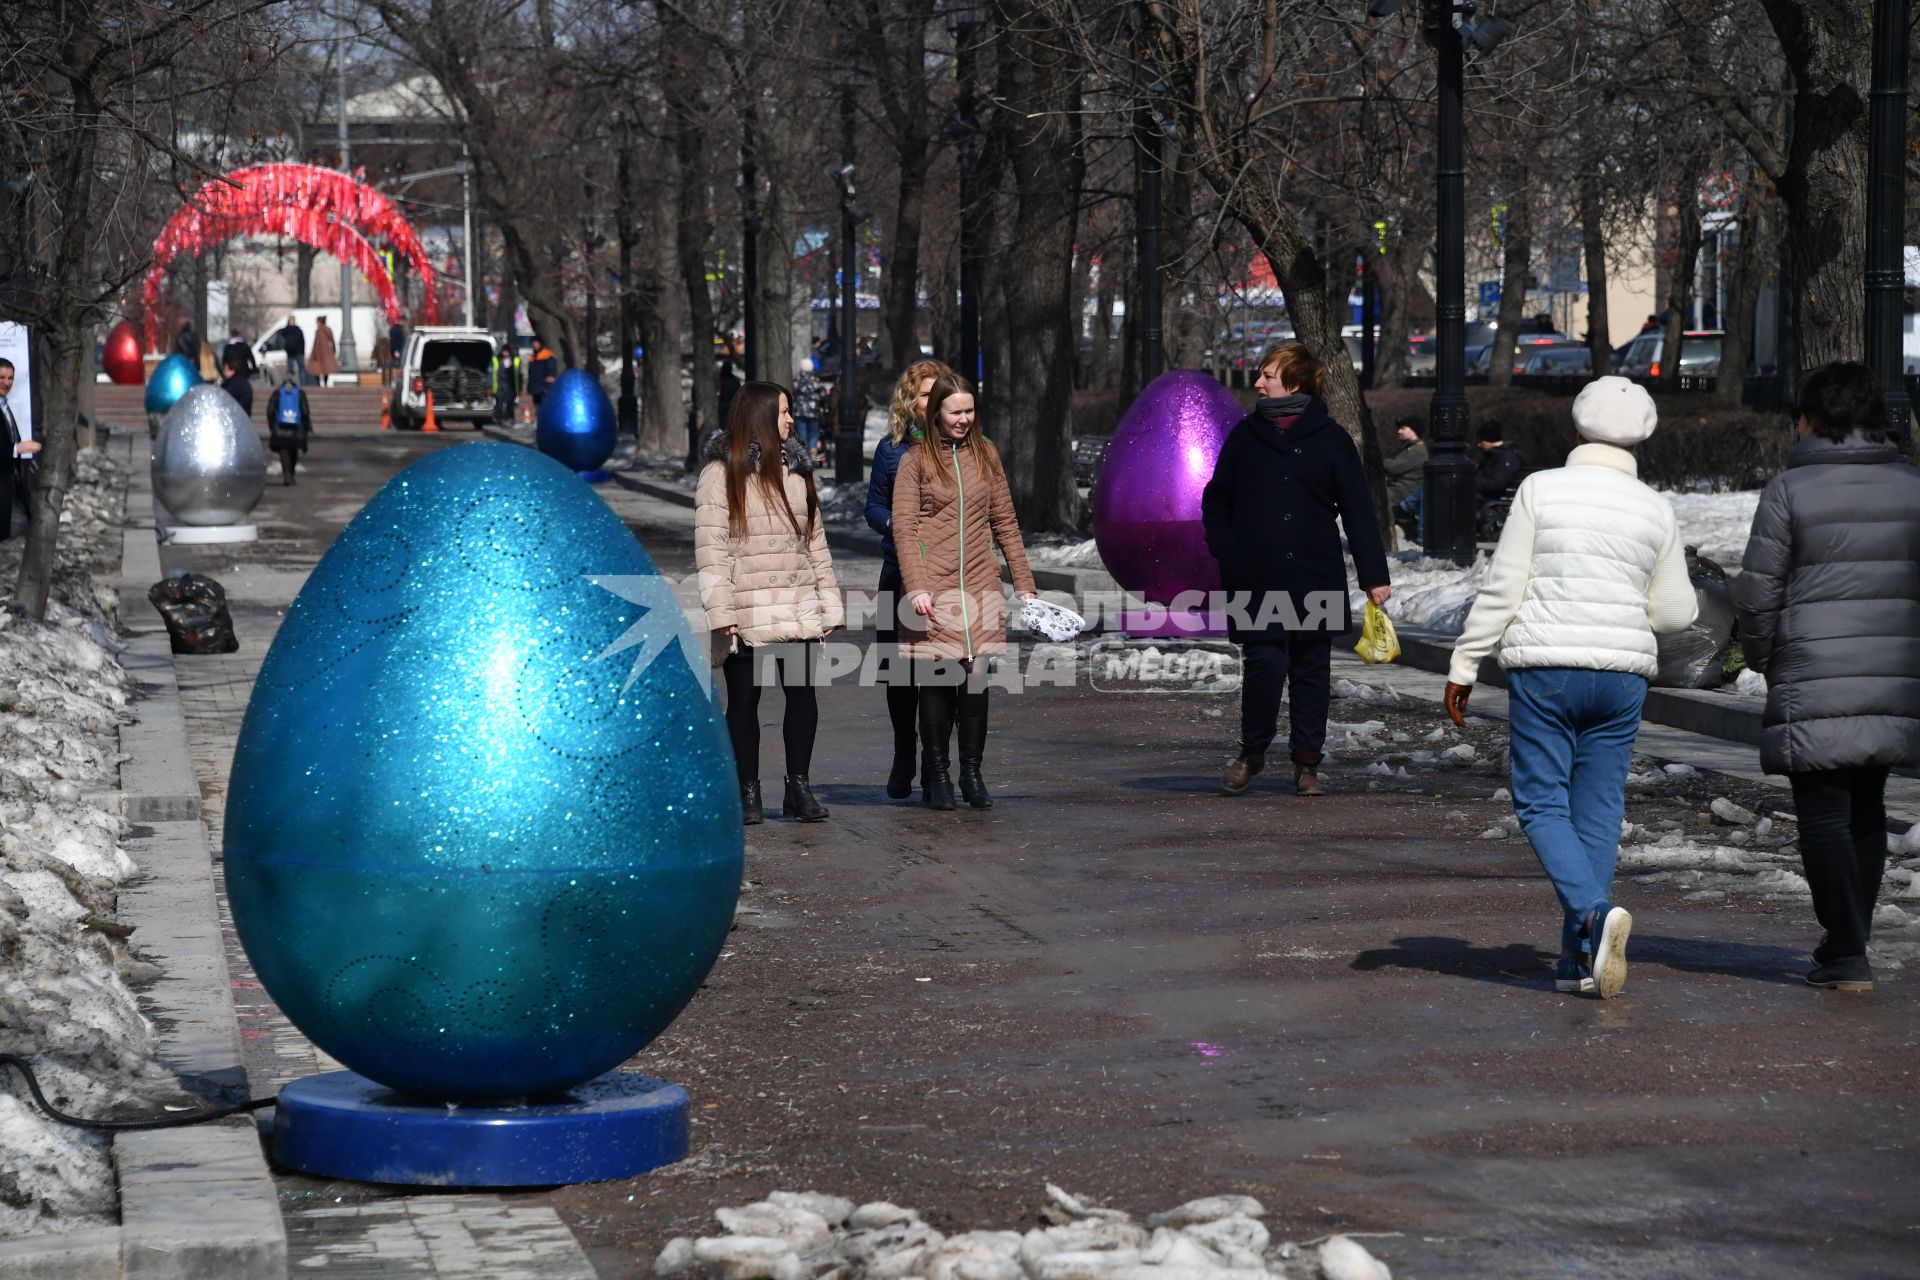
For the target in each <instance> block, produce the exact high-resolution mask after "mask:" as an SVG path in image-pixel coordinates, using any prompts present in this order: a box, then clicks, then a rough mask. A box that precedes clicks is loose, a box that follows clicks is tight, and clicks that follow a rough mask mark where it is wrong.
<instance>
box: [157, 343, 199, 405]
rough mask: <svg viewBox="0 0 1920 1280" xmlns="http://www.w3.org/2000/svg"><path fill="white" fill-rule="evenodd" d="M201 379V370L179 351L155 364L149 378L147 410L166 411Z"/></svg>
mask: <svg viewBox="0 0 1920 1280" xmlns="http://www.w3.org/2000/svg"><path fill="white" fill-rule="evenodd" d="M200 381H201V378H200V371H199V370H198V369H196V368H194V367H193V362H192V361H191V360H189V359H187V358H186V357H185V356H183V355H181V354H180V353H179V352H178V351H176V352H174V353H173V354H172V355H170V356H168V357H167V358H166V359H165V360H162V361H161V362H160V363H159V364H157V365H155V366H153V376H152V377H150V378H148V379H147V412H148V413H165V412H166V411H167V410H169V409H171V408H173V404H174V401H176V400H178V399H179V398H180V397H181V396H183V395H185V394H187V388H188V387H191V386H194V385H196V384H198V383H199V382H200Z"/></svg>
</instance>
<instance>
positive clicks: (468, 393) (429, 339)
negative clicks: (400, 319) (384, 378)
mask: <svg viewBox="0 0 1920 1280" xmlns="http://www.w3.org/2000/svg"><path fill="white" fill-rule="evenodd" d="M495 342H496V339H495V338H494V336H493V334H492V333H490V332H488V331H487V330H485V329H481V328H472V329H469V328H465V327H462V326H458V325H438V326H433V327H423V328H419V329H415V330H414V331H413V332H412V333H410V334H408V335H407V350H406V354H405V355H404V356H403V357H402V358H401V361H400V377H399V380H398V381H397V382H396V383H395V384H394V388H393V396H392V398H391V400H390V401H389V402H388V409H389V411H390V412H391V414H392V416H393V425H394V428H395V429H396V430H399V431H417V430H419V429H420V428H421V427H422V426H424V425H425V424H426V420H427V393H428V392H429V391H431V392H432V393H433V416H434V419H435V421H436V422H440V423H445V422H468V423H471V424H473V427H474V429H475V430H479V427H480V424H481V423H483V422H486V421H489V420H490V419H492V417H493V416H494V397H493V373H494V357H495V355H496V354H497V353H498V350H499V349H498V347H497V346H496V345H495Z"/></svg>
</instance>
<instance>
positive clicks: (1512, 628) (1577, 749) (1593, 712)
mask: <svg viewBox="0 0 1920 1280" xmlns="http://www.w3.org/2000/svg"><path fill="white" fill-rule="evenodd" d="M1573 425H1574V428H1575V430H1576V431H1577V432H1578V434H1579V437H1580V441H1581V443H1580V444H1579V445H1578V446H1577V447H1576V448H1575V449H1574V450H1573V452H1571V453H1569V454H1568V455H1567V462H1566V465H1565V466H1563V467H1559V468H1556V469H1554V470H1550V471H1540V472H1536V473H1535V474H1533V475H1530V476H1528V477H1527V478H1526V479H1525V480H1523V481H1521V482H1520V489H1519V492H1518V494H1517V495H1516V497H1515V498H1514V502H1513V510H1512V512H1511V514H1510V515H1509V516H1508V518H1507V523H1506V528H1505V529H1504V530H1502V532H1501V534H1500V542H1499V545H1498V546H1496V547H1495V548H1494V552H1493V560H1492V562H1491V563H1490V564H1489V566H1488V568H1487V578H1486V582H1485V584H1484V585H1482V586H1481V588H1480V595H1479V597H1478V599H1476V600H1475V601H1474V605H1473V609H1472V611H1471V612H1470V613H1469V614H1468V615H1467V622H1466V627H1465V628H1464V629H1463V630H1462V631H1461V633H1460V639H1459V640H1458V641H1457V642H1456V643H1455V645H1454V647H1453V662H1452V665H1451V667H1450V668H1449V669H1448V672H1447V687H1446V709H1447V714H1448V715H1449V716H1450V717H1451V718H1452V719H1453V722H1454V723H1455V724H1456V725H1462V726H1464V725H1465V723H1466V714H1467V700H1468V698H1469V697H1470V695H1471V694H1472V691H1473V685H1474V682H1475V681H1477V680H1478V679H1479V677H1480V663H1481V661H1482V660H1483V659H1485V658H1486V657H1487V656H1489V655H1490V654H1492V653H1493V652H1494V650H1495V649H1498V650H1499V653H1500V666H1501V668H1502V669H1503V670H1504V671H1505V672H1506V673H1507V708H1508V710H1507V717H1508V723H1509V727H1510V731H1511V740H1510V749H1509V753H1508V754H1509V758H1510V767H1511V772H1512V785H1513V807H1514V812H1515V813H1516V814H1517V815H1518V816H1519V819H1520V829H1521V830H1522V831H1524V832H1525V833H1526V836H1527V839H1528V841H1529V842H1530V843H1531V844H1532V845H1533V852H1534V855H1535V856H1536V857H1538V858H1539V859H1540V865H1541V866H1542V867H1543V868H1544V869H1545V870H1546V873H1547V878H1548V879H1549V880H1551V881H1552V882H1553V891H1554V893H1555V895H1556V896H1557V897H1558V898H1559V900H1560V912H1561V923H1560V959H1559V963H1558V966H1557V967H1556V969H1555V971H1554V988H1555V990H1558V991H1563V992H1570V993H1578V992H1591V993H1593V994H1597V995H1598V996H1599V997H1600V998H1601V999H1603V1000H1605V999H1611V998H1613V997H1614V996H1615V995H1618V994H1619V992H1620V987H1621V985H1622V984H1623V983H1624V982H1625V981H1626V979H1627V935H1628V933H1629V932H1630V931H1631V929H1632V927H1633V917H1632V916H1631V915H1630V914H1629V913H1628V912H1627V911H1626V909H1625V908H1623V907H1619V906H1616V905H1615V904H1614V902H1613V868H1614V860H1615V858H1616V857H1617V856H1618V854H1619V851H1620V820H1621V818H1622V816H1624V814H1625V813H1626V807H1627V802H1626V785H1627V766H1628V765H1629V764H1630V763H1631V762H1632V760H1633V741H1634V737H1635V736H1636V735H1637V734H1638V733H1639V730H1640V710H1641V707H1642V705H1643V704H1644V703H1645V702H1646V700H1647V683H1648V681H1650V680H1651V679H1652V678H1653V675H1654V672H1655V670H1656V669H1657V668H1658V666H1659V657H1658V653H1659V650H1658V645H1657V642H1656V639H1655V637H1656V636H1662V635H1671V634H1673V633H1674V632H1678V631H1684V630H1686V628H1687V627H1689V626H1690V625H1692V623H1693V620H1694V616H1695V614H1696V612H1697V611H1698V607H1699V606H1698V602H1697V601H1696V599H1695V597H1694V591H1693V584H1692V582H1691V581H1689V580H1688V577H1687V564H1686V557H1685V553H1684V548H1683V547H1682V546H1681V543H1680V532H1679V528H1678V525H1677V523H1676V521H1675V519H1674V514H1673V505H1672V504H1671V503H1670V502H1668V501H1667V500H1666V499H1665V498H1664V497H1662V496H1660V495H1659V494H1658V493H1655V492H1654V491H1653V490H1652V489H1650V488H1648V487H1647V486H1646V485H1644V484H1642V483H1641V482H1640V479H1639V466H1638V463H1637V462H1636V460H1635V458H1634V450H1635V448H1637V447H1638V446H1639V445H1640V444H1641V443H1642V442H1643V441H1645V440H1646V439H1647V437H1649V436H1651V435H1652V434H1653V432H1654V428H1655V427H1656V426H1658V425H1659V415H1658V414H1657V413H1656V412H1655V410H1654V407H1653V397H1651V396H1649V395H1648V394H1647V391H1646V388H1644V387H1641V386H1638V385H1637V384H1635V383H1633V382H1630V381H1628V380H1627V379H1625V378H1619V377H1605V378H1600V379H1597V380H1595V381H1594V382H1591V383H1588V384H1587V386H1586V388H1585V389H1584V390H1582V391H1581V392H1580V394H1579V396H1577V397H1576V398H1575V399H1574V402H1573Z"/></svg>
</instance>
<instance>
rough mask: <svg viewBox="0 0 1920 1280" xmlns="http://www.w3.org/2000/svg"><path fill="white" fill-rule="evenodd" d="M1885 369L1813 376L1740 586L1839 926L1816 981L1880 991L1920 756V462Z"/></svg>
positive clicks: (1746, 634)
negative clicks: (1880, 947)
mask: <svg viewBox="0 0 1920 1280" xmlns="http://www.w3.org/2000/svg"><path fill="white" fill-rule="evenodd" d="M1886 421H1887V411H1886V405H1885V403H1884V402H1883V401H1882V399H1881V397H1880V392H1879V390H1878V388H1877V386H1876V384H1875V381H1874V375H1873V371H1872V370H1870V369H1869V368H1867V366H1865V365H1863V364H1830V365H1827V366H1826V367H1825V368H1823V369H1819V370H1817V371H1815V372H1814V373H1813V374H1812V375H1811V376H1810V377H1808V378H1807V380H1806V382H1805V383H1804V384H1802V386H1801V391H1800V418H1799V421H1798V423H1797V428H1798V430H1799V433H1800V441H1799V443H1797V444H1795V445H1794V446H1793V451H1792V452H1791V453H1789V454H1788V455H1787V469H1786V470H1785V471H1784V472H1782V473H1781V474H1780V475H1778V476H1775V477H1774V479H1773V481H1772V483H1770V484H1769V485H1767V487H1766V490H1765V491H1764V492H1763V493H1762V494H1761V495H1760V504H1759V506H1758V507H1757V508H1756V509H1755V511H1754V513H1753V532H1752V536H1751V537H1750V538H1749V539H1748V542H1747V553H1746V558H1745V560H1744V561H1743V562H1742V570H1741V574H1740V577H1739V579H1738V581H1736V582H1735V583H1734V588H1733V591H1734V601H1735V603H1736V604H1737V605H1738V606H1739V609H1740V643H1741V647H1742V649H1743V651H1744V652H1745V655H1746V662H1747V666H1748V667H1749V668H1751V669H1752V670H1754V671H1758V672H1759V673H1760V674H1762V675H1764V676H1765V677H1766V678H1767V706H1766V712H1765V714H1764V716H1763V717H1762V720H1761V736H1760V767H1761V768H1763V769H1765V770H1766V771H1767V772H1768V773H1784V774H1786V775H1787V778H1788V780H1789V781H1790V782H1791V783H1792V785H1793V804H1794V808H1795V810H1797V811H1798V813H1799V816H1800V859H1801V863H1802V865H1803V866H1804V867H1805V869H1806V875H1807V885H1808V887H1809V888H1810V889H1812V890H1813V913H1814V915H1815V917H1816V918H1818V920H1819V921H1820V926H1821V928H1823V929H1825V930H1826V937H1825V938H1823V939H1822V940H1821V942H1820V945H1819V946H1817V947H1815V948H1814V950H1813V969H1812V971H1811V972H1810V973H1808V975H1807V981H1808V982H1809V983H1811V984H1813V985H1814V986H1816V987H1821V988H1827V989H1835V990H1841V991H1865V990H1869V989H1871V988H1872V986H1873V970H1872V968H1871V967H1870V965H1869V964H1868V961H1867V941H1868V938H1869V936H1870V935H1871V932H1872V924H1873V907H1874V901H1875V899H1876V898H1877V897H1878V896H1879V893H1880V877H1881V874H1882V872H1883V871H1884V870H1885V868H1886V861H1887V810H1886V786H1887V774H1888V772H1889V770H1891V769H1895V768H1901V767H1911V766H1913V765H1916V764H1920V471H1916V470H1915V469H1914V468H1913V466H1912V465H1911V464H1909V463H1908V462H1907V461H1906V459H1904V458H1902V457H1901V456H1900V452H1899V450H1898V449H1897V448H1896V447H1895V446H1894V444H1893V443H1892V440H1891V438H1890V436H1889V435H1888V433H1887V429H1886Z"/></svg>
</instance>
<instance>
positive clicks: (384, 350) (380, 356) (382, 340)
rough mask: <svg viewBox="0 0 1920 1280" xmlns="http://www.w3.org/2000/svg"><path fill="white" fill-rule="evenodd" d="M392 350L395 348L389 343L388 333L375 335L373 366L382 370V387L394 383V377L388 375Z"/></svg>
mask: <svg viewBox="0 0 1920 1280" xmlns="http://www.w3.org/2000/svg"><path fill="white" fill-rule="evenodd" d="M392 350H393V348H392V347H390V346H389V345H388V338H387V335H386V334H384V333H381V334H378V335H376V336H375V338H374V340H373V367H374V368H376V369H378V370H379V371H380V385H381V386H382V387H388V386H391V385H392V379H390V378H389V377H388V376H387V373H388V370H387V366H388V364H389V363H391V361H390V359H389V357H390V356H391V354H392Z"/></svg>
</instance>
